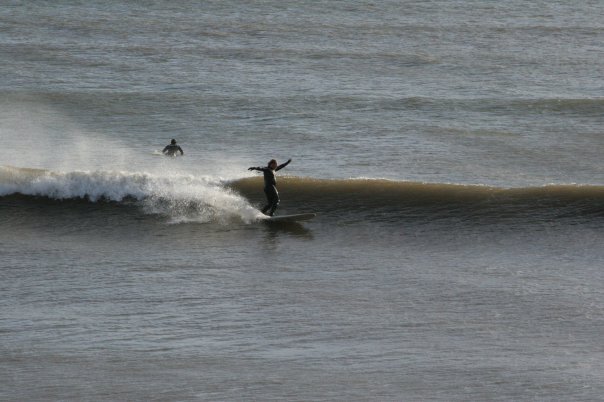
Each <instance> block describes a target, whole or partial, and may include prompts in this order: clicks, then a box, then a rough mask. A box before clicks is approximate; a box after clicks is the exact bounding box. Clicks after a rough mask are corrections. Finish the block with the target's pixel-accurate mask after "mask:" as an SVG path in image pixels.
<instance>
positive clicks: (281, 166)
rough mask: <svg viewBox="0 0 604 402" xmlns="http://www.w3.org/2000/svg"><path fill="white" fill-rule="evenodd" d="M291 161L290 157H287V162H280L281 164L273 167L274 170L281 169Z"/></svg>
mask: <svg viewBox="0 0 604 402" xmlns="http://www.w3.org/2000/svg"><path fill="white" fill-rule="evenodd" d="M291 161H292V160H291V159H288V160H287V162H285V163H282V164H281V165H279V166H277V168H276V169H275V172H276V171H277V170H281V169H283V168H284V167H286V166H287V165H289V163H290V162H291Z"/></svg>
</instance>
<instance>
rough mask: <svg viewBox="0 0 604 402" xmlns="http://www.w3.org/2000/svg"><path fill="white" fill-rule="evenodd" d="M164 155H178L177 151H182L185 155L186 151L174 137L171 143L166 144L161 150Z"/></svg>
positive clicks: (181, 153)
mask: <svg viewBox="0 0 604 402" xmlns="http://www.w3.org/2000/svg"><path fill="white" fill-rule="evenodd" d="M161 152H162V153H163V154H164V155H168V156H176V153H177V152H180V155H181V156H182V155H184V154H185V153H184V152H183V151H182V148H181V147H180V145H177V144H176V140H175V139H174V138H172V141H170V144H169V145H166V147H165V148H164V150H163V151H161Z"/></svg>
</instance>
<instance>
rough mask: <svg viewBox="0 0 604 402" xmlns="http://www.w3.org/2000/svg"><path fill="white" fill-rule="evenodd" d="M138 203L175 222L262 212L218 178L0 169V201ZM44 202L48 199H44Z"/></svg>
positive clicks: (245, 218) (252, 216)
mask: <svg viewBox="0 0 604 402" xmlns="http://www.w3.org/2000/svg"><path fill="white" fill-rule="evenodd" d="M18 195H21V196H31V197H42V198H43V199H46V200H55V201H56V200H61V201H76V200H85V201H89V202H115V203H121V204H135V205H137V206H139V207H140V208H141V210H142V211H143V212H144V213H146V214H158V215H162V216H166V217H167V218H169V221H170V222H172V223H178V222H213V221H223V222H227V221H230V220H233V219H235V220H240V221H244V222H250V221H253V220H255V219H258V218H259V217H260V213H259V212H258V211H257V210H256V209H255V208H253V207H252V206H251V205H250V204H249V203H248V202H247V201H246V200H245V199H244V198H242V197H241V196H239V195H237V194H235V193H233V192H232V191H230V190H228V189H226V188H225V187H224V186H222V185H221V184H220V182H219V181H218V180H215V179H212V178H208V177H196V176H193V175H183V174H178V175H170V176H161V175H153V174H149V173H129V172H119V171H90V172H89V171H74V172H52V171H47V170H40V169H26V168H16V167H7V166H4V167H0V197H3V198H7V197H13V198H14V197H15V196H18ZM42 202H44V201H42Z"/></svg>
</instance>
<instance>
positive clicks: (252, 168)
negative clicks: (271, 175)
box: [247, 166, 265, 172]
mask: <svg viewBox="0 0 604 402" xmlns="http://www.w3.org/2000/svg"><path fill="white" fill-rule="evenodd" d="M264 169H265V168H263V167H253V166H252V167H251V168H248V169H247V170H257V171H259V172H264Z"/></svg>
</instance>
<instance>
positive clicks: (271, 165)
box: [268, 159, 277, 170]
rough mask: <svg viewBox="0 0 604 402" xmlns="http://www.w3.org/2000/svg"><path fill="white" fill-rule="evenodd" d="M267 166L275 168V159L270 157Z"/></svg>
mask: <svg viewBox="0 0 604 402" xmlns="http://www.w3.org/2000/svg"><path fill="white" fill-rule="evenodd" d="M268 167H269V168H270V169H273V170H275V169H276V168H277V161H276V160H275V159H271V160H270V161H269V162H268Z"/></svg>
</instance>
